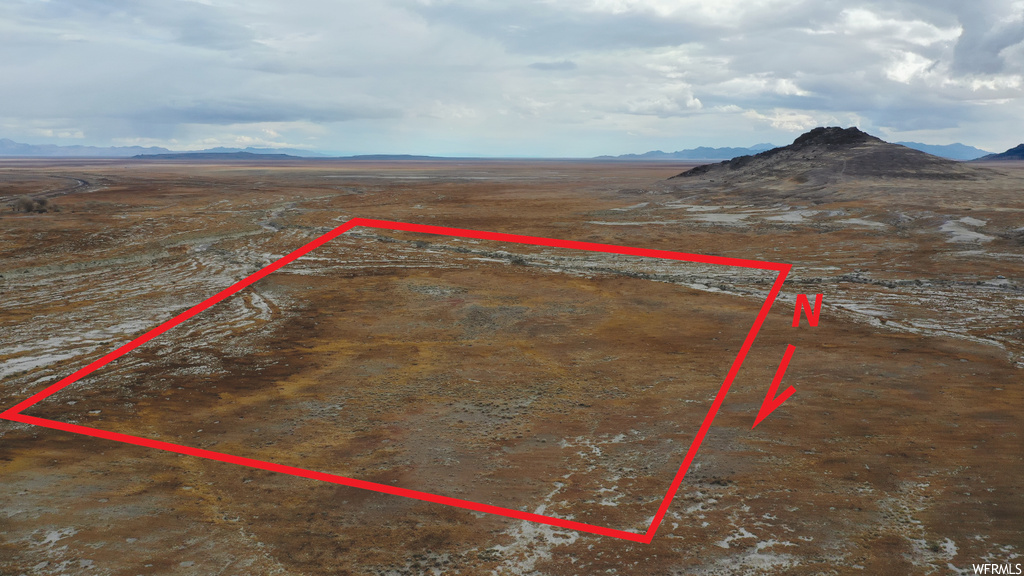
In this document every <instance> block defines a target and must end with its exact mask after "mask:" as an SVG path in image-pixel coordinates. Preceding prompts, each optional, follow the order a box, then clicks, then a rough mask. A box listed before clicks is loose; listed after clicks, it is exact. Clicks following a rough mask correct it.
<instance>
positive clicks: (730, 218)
mask: <svg viewBox="0 0 1024 576" xmlns="http://www.w3.org/2000/svg"><path fill="white" fill-rule="evenodd" d="M749 216H750V214H744V213H740V214H696V215H694V218H695V219H697V220H700V221H701V222H710V223H713V224H745V222H743V220H745V219H747V218H748V217H749Z"/></svg>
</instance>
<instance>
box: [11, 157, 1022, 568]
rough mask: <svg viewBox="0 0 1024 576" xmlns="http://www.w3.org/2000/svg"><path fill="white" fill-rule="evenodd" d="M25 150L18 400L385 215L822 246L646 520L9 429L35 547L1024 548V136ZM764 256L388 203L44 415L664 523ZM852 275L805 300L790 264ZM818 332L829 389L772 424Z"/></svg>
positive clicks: (469, 551)
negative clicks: (529, 518) (262, 151)
mask: <svg viewBox="0 0 1024 576" xmlns="http://www.w3.org/2000/svg"><path fill="white" fill-rule="evenodd" d="M681 169H682V166H680V165H679V164H678V163H637V164H623V163H590V162H580V163H565V162H459V163H456V162H393V163H386V162H322V161H317V162H290V163H286V164H281V165H277V164H275V165H274V166H260V165H252V164H251V163H247V164H237V165H211V164H202V165H190V164H184V163H178V164H159V163H144V162H137V161H131V162H125V161H80V162H69V161H45V162H44V161H33V162H27V161H17V162H15V161H10V162H2V163H0V194H2V195H3V198H0V201H6V200H13V199H15V198H18V197H21V196H23V195H29V196H33V197H48V198H50V199H51V201H53V202H56V203H58V204H59V205H60V206H61V211H60V212H51V213H45V214H23V213H16V212H14V211H13V210H11V209H10V208H7V209H5V210H4V211H3V212H0V276H2V278H0V298H2V302H3V310H4V313H3V315H2V316H0V362H2V364H0V370H2V371H3V372H2V374H0V407H3V408H6V407H8V406H11V405H13V404H15V403H17V402H18V401H20V400H21V399H23V398H25V397H26V396H28V395H30V394H31V393H33V392H35V391H37V390H40V389H42V388H43V387H45V386H46V385H47V384H49V383H51V382H53V381H55V380H56V379H58V378H60V377H61V376H63V375H66V374H67V373H69V372H70V371H72V370H74V369H75V368H77V367H79V366H81V365H83V364H85V363H86V362H88V361H90V360H92V359H95V358H97V357H99V356H100V355H102V354H103V353H104V352H106V351H108V350H110V349H112V348H113V347H115V346H116V345H118V344H120V343H123V342H125V341H127V340H129V339H130V338H132V337H133V336H136V335H138V334H141V333H143V332H144V331H146V330H147V329H148V328H151V327H152V326H155V325H156V324H158V323H159V322H161V321H163V320H166V319H167V318H170V317H172V316H173V315H174V314H177V313H179V312H181V311H182V310H184V309H186V308H188V307H189V306H191V305H192V304H194V303H197V302H199V301H201V300H202V299H204V298H206V297H208V296H210V295H212V294H214V293H216V292H217V291H218V290H220V289H222V288H224V287H226V286H228V285H230V284H231V283H232V282H234V281H236V280H238V279H241V278H243V277H245V276H246V275H248V274H250V273H252V272H253V271H255V270H258V269H259V268H260V267H262V266H264V265H266V264H268V263H270V262H272V261H274V260H276V259H277V258H279V257H280V256H282V255H284V254H286V253H288V252H289V251H290V250H293V249H295V248H297V247H299V246H301V245H303V244H305V243H306V242H308V241H310V240H312V239H313V238H315V237H317V236H318V235H320V234H322V233H324V232H326V231H327V230H330V229H331V228H333V227H334V226H337V225H339V224H340V223H342V222H344V221H346V220H347V219H349V218H351V217H355V216H361V217H369V218H382V219H389V220H398V221H407V222H416V223H424V224H437V225H445V226H453V227H460V228H470V229H478V230H490V231H497V232H511V233H519V234H528V235H536V236H544V237H553V238H565V239H573V240H584V241H592V242H604V243H611V244H622V245H627V246H637V247H645V248H658V249H668V250H677V251H684V252H692V253H703V254H717V255H722V256H733V257H741V258H755V259H764V260H772V261H781V262H789V263H792V264H793V265H794V270H793V273H792V275H791V278H790V280H788V281H787V283H786V287H785V288H784V293H783V294H782V297H781V298H780V300H779V301H778V302H777V303H776V304H775V306H774V307H773V309H772V312H771V314H770V315H769V318H768V320H767V322H766V324H765V326H764V328H763V330H762V332H761V335H760V336H759V337H758V340H757V342H756V343H755V345H754V347H753V349H752V351H751V353H750V356H749V358H748V359H747V361H746V363H745V364H744V367H743V369H742V370H741V371H740V373H739V376H738V378H737V379H736V382H735V384H734V385H733V388H732V390H731V391H730V393H729V396H728V398H727V399H726V401H725V404H724V406H723V408H722V410H721V412H720V413H719V415H718V418H717V419H716V420H715V423H714V425H713V426H712V428H711V431H710V432H709V434H708V437H707V439H706V440H705V442H704V445H703V447H702V448H701V451H700V453H699V454H698V456H697V459H696V460H695V462H694V465H693V467H692V468H691V469H690V472H689V473H688V474H687V476H686V478H685V479H684V482H683V485H682V487H681V489H680V491H679V493H678V495H677V496H676V498H675V499H674V501H673V503H672V506H671V508H670V510H669V513H668V515H667V516H666V518H665V521H664V523H663V524H662V525H661V527H660V529H659V531H658V534H657V536H656V537H655V539H654V541H653V542H652V543H651V544H646V545H645V544H634V543H628V542H623V541H618V540H614V539H610V538H607V537H601V536H595V535H589V534H582V533H577V532H574V531H570V530H562V529H551V528H547V527H542V526H539V525H535V524H532V523H527V522H520V521H513V520H508V519H505V518H501V517H496V516H491V515H483V514H477V513H473V512H469V511H464V510H458V509H454V508H450V507H447V506H442V505H435V504H428V503H423V502H418V501H414V500H409V499H404V498H400V497H394V496H387V495H382V494H378V493H374V492H369V491H365V490H358V489H353V488H347V487H342V486H336V485H331V484H326V483H322V482H315V481H311V480H305V479H301V478H296V477H291V476H286V475H280V474H273V473H269V472H262V471H257V470H253V469H247V468H242V467H239V466H235V465H229V464H223V463H218V462H212V461H208V460H202V459H197V458H193V457H184V456H177V455H174V454H169V453H166V452H160V451H155V450H151V449H145V448H139V447H133V446H128V445H123V444H117V443H111V442H108V441H103V440H98V439H92V438H88V437H83V436H78V435H72V434H67V433H63V432H58V431H53V430H48V429H44V428H39V427H33V426H27V425H21V424H15V423H11V422H6V421H3V422H0V478H2V484H0V485H2V486H3V489H0V573H3V574H40V575H50V574H196V575H206V574H311V575H315V574H325V575H326V574H432V573H433V574H439V573H460V574H488V573H497V574H594V573H617V574H751V573H755V574H756V573H761V574H823V573H825V574H828V573H835V574H847V573H851V574H908V573H935V574H944V573H956V570H970V564H971V563H981V562H983V561H988V562H996V563H1001V562H1011V561H1019V560H1014V558H1017V555H1019V554H1020V549H1021V546H1024V530H1022V526H1021V523H1020V520H1019V519H1020V518H1021V517H1024V500H1022V499H1021V497H1020V494H1021V490H1022V488H1024V480H1022V478H1024V460H1022V458H1024V456H1022V455H1024V443H1022V440H1021V437H1020V425H1019V418H1020V406H1021V405H1022V401H1024V390H1022V388H1021V386H1020V382H1021V381H1022V378H1021V375H1022V367H1024V333H1022V332H1021V329H1020V326H1021V325H1022V321H1024V294H1022V293H1021V287H1022V286H1024V244H1022V241H1021V238H1022V236H1021V227H1024V218H1022V214H1024V202H1022V200H1021V198H1020V195H1019V190H1020V187H1021V183H1022V182H1024V179H1022V175H1024V167H1022V166H1020V165H1017V164H1012V163H1005V164H1000V167H999V168H998V169H995V170H993V171H992V173H991V176H989V177H986V178H985V179H982V180H977V181H973V180H972V181H963V180H931V181H917V182H915V181H902V180H901V181H885V180H863V179H855V178H846V179H843V180H841V181H837V182H836V183H834V184H832V185H829V186H820V185H816V186H811V185H809V184H801V183H799V182H795V181H792V180H782V181H772V182H768V181H766V182H764V183H760V184H758V185H757V186H748V187H744V186H740V185H732V186H730V185H725V186H721V185H719V184H721V183H709V182H696V181H693V180H690V179H687V181H686V182H681V181H680V180H678V179H677V180H671V181H666V180H665V179H666V178H668V177H670V176H672V175H673V174H678V173H679V172H680V170H681ZM770 281H771V277H770V275H768V274H765V273H759V272H756V271H751V270H743V269H735V268H726V267H714V266H701V265H694V264H687V263H679V262H667V261H653V260H647V259H637V258H626V257H613V256H610V255H601V254H583V253H574V252H571V251H559V250H547V249H540V248H529V247H525V246H521V245H514V244H500V243H490V242H469V241H465V240H457V239H453V238H446V237H438V236H428V235H417V234H403V233H394V232H387V231H383V230H371V229H357V230H354V231H352V232H351V233H349V234H346V235H345V236H342V237H341V238H339V239H338V240H336V241H334V242H332V243H330V244H328V245H326V246H324V247H323V248H322V249H321V250H319V251H317V252H316V253H314V254H312V255H311V257H310V258H304V259H302V260H300V261H298V262H296V263H295V264H294V265H292V266H290V267H288V268H286V269H285V270H282V271H281V272H279V273H277V274H274V275H272V276H270V277H268V278H266V279H265V280H262V281H260V282H259V283H257V284H255V285H254V286H252V287H251V288H249V289H247V290H246V291H244V292H243V293H241V294H239V295H238V296H236V297H234V298H232V299H230V300H228V301H225V302H223V303H221V304H219V305H217V306H216V307H215V308H213V309H211V310H209V311H207V312H206V313H204V314H203V315H201V316H199V317H196V318H195V319H193V320H192V321H190V322H189V323H187V324H185V325H182V326H180V327H178V328H176V329H174V330H172V331H171V332H169V333H167V334H166V335H164V336H162V337H161V338H160V339H158V340H155V341H153V342H152V343H150V344H147V345H146V346H144V347H143V348H141V349H139V350H137V351H135V352H133V353H132V354H130V355H128V356H126V357H124V358H122V359H121V360H118V361H117V362H115V363H114V364H112V365H111V366H109V367H106V368H104V369H102V370H100V371H98V372H96V373H95V374H94V375H92V376H90V377H89V378H88V379H86V380H83V381H81V382H79V383H77V384H75V385H73V386H71V387H69V388H68V389H66V390H64V391H62V392H60V393H58V394H57V395H55V396H54V397H52V398H50V399H48V400H46V401H44V402H43V403H40V404H39V405H37V406H35V407H33V408H32V409H30V410H29V411H28V413H29V414H32V415H37V416H43V417H48V418H53V419H57V420H62V421H67V422H74V423H80V424H84V425H89V426H95V427H99V428H103V429H107V430H116V431H121V432H126V433H131V434H138V435H143V436H147V437H153V438H160V439H162V440H166V441H172V442H179V443H183V444H187V445H190V446H198V447H203V448H208V449H211V450H218V451H223V452H228V453H232V454H238V455H242V456H249V457H254V458H259V459H264V460H271V461H275V462H280V463H284V464H291V465H296V466H301V467H304V468H310V469H315V470H322V471H326V472H332V473H337V474H343V475H348V476H352V477H355V478H360V479H365V480H371V481H375V482H381V483H388V484H393V485H396V486H402V487H406V488H413V489H418V490H424V491H429V492H435V493H439V494H445V495H450V496H455V497H458V498H464V499H469V500H474V501H480V502H485V503H489V504H496V505H500V506H506V507H510V508H516V509H523V510H528V511H531V512H533V511H540V512H541V513H544V514H549V515H554V516H559V517H564V518H572V519H575V520H578V521H583V522H588V523H595V524H599V525H604V526H609V527H613V528H620V529H625V530H634V531H642V530H643V527H644V526H645V524H646V523H647V522H648V521H649V519H650V517H651V516H652V515H653V514H654V511H655V509H656V508H657V504H658V501H659V499H660V498H661V496H662V495H663V494H664V492H665V490H666V489H667V487H668V483H669V482H670V480H671V478H672V476H673V474H674V473H675V469H676V468H677V467H678V465H679V463H680V461H681V460H682V455H683V453H684V452H685V451H686V447H687V446H688V445H689V443H690V440H691V439H692V438H693V435H694V434H695V432H696V429H697V426H698V425H699V422H700V420H701V418H702V417H703V416H704V414H705V413H706V411H707V408H708V406H709V403H710V400H711V398H713V396H714V394H715V392H716V391H717V389H718V386H719V384H720V383H721V381H722V378H724V376H725V372H726V371H727V369H728V366H729V363H730V361H731V359H732V358H733V357H734V356H735V353H736V350H737V349H738V347H739V344H740V343H741V341H742V339H743V337H744V335H745V334H746V332H747V330H748V329H749V326H750V323H751V322H752V321H753V318H754V316H755V315H756V313H757V309H758V308H759V306H760V303H761V301H763V298H764V296H765V294H766V292H767V289H768V286H769V284H770ZM817 292H821V293H824V295H825V308H824V310H823V312H822V316H821V323H820V325H819V326H818V327H816V328H809V327H807V325H806V321H805V322H804V324H803V326H802V327H801V328H793V327H792V326H791V322H792V317H793V305H794V301H795V295H796V294H798V293H806V294H814V293H817ZM787 344H793V345H795V346H796V348H797V350H796V353H795V355H794V357H793V362H792V364H791V366H790V368H789V371H788V372H787V375H786V378H785V381H784V386H786V385H789V384H792V385H793V386H795V388H796V390H797V392H796V394H795V395H794V396H793V397H792V398H791V399H790V400H789V401H787V402H786V403H785V404H784V405H783V406H782V407H781V408H779V409H778V410H776V411H775V412H774V413H773V414H772V415H771V416H769V417H768V418H767V419H766V420H765V421H764V422H763V423H761V424H760V425H759V426H758V428H756V429H755V430H751V429H750V426H751V425H752V424H753V421H754V417H755V416H756V414H757V412H758V408H759V407H760V404H761V401H762V399H763V398H764V394H765V391H766V389H767V386H768V383H769V382H770V381H771V379H772V376H773V375H774V372H775V368H776V367H777V366H778V363H779V361H780V360H781V357H782V353H783V351H784V350H785V347H786V345H787Z"/></svg>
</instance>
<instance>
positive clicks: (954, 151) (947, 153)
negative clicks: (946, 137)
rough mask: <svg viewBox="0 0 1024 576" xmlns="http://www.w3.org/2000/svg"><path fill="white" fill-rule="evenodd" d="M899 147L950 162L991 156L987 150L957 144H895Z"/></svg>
mask: <svg viewBox="0 0 1024 576" xmlns="http://www.w3.org/2000/svg"><path fill="white" fill-rule="evenodd" d="M896 144H899V145H900V146H906V147H907V148H913V149H914V150H920V151H921V152H927V153H929V154H931V155H932V156H939V157H940V158H949V159H950V160H975V159H977V158H981V157H982V156H984V155H986V154H991V152H989V151H987V150H982V149H981V148H975V147H974V146H967V145H966V144H961V143H959V142H957V143H956V144H922V143H920V142H896Z"/></svg>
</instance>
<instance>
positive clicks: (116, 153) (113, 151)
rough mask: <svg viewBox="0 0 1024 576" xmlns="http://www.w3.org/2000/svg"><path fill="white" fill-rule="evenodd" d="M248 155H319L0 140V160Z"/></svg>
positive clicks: (294, 150) (285, 150)
mask: <svg viewBox="0 0 1024 576" xmlns="http://www.w3.org/2000/svg"><path fill="white" fill-rule="evenodd" d="M237 152H248V153H249V154H272V155H273V154H277V155H280V154H288V155H291V156H301V157H304V158H320V157H323V156H324V155H323V154H320V153H318V152H312V151H310V150H300V149H297V148H252V147H249V148H224V147H217V148H208V149H206V150H195V151H194V152H176V151H174V150H168V149H167V148H161V147H159V146H148V147H146V146H105V147H103V146H58V145H56V144H23V143H21V142H15V141H14V140H10V139H8V138H0V156H25V157H43V158H72V157H85V158H130V157H132V156H139V155H154V154H190V153H199V154H233V153H237Z"/></svg>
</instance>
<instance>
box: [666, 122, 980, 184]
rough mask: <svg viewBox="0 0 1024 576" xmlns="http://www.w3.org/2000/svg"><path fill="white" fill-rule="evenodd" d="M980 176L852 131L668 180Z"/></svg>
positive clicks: (825, 131) (815, 133) (808, 138)
mask: <svg viewBox="0 0 1024 576" xmlns="http://www.w3.org/2000/svg"><path fill="white" fill-rule="evenodd" d="M983 175H984V172H982V171H980V170H978V169H976V168H973V167H968V166H965V165H963V164H961V163H959V162H956V161H953V160H947V159H945V158H939V157H938V156H932V155H931V154H926V153H924V152H921V151H918V150H914V149H912V148H907V147H906V146H900V145H898V144H891V143H889V142H885V141H884V140H881V139H879V138H876V137H874V136H871V135H870V134H866V133H864V132H861V131H860V130H858V129H857V128H845V129H844V128H839V127H834V126H833V127H828V128H823V127H819V128H815V129H813V130H811V131H810V132H807V133H805V134H803V135H801V136H800V137H798V138H797V139H796V140H794V141H793V143H792V144H790V145H789V146H783V147H780V148H773V149H771V150H768V151H765V152H761V153H760V154H755V155H753V156H740V157H738V158H733V159H732V160H728V161H725V162H721V163H718V164H705V165H703V166H697V167H696V168H693V169H691V170H688V171H686V172H683V173H682V174H679V175H677V176H674V177H673V178H694V179H701V180H716V181H720V182H742V181H747V180H764V179H787V180H794V181H796V182H799V183H803V182H812V183H816V184H824V183H828V182H834V181H837V180H842V179H848V178H858V179H859V178H912V179H941V180H948V179H953V180H973V179H976V178H980V177H983Z"/></svg>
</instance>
